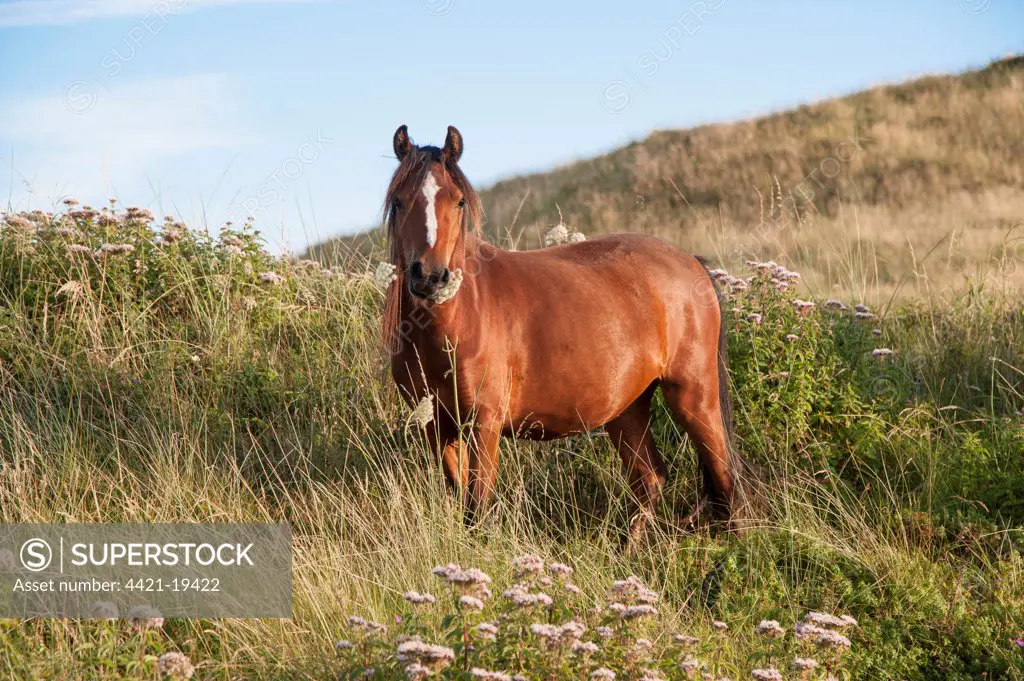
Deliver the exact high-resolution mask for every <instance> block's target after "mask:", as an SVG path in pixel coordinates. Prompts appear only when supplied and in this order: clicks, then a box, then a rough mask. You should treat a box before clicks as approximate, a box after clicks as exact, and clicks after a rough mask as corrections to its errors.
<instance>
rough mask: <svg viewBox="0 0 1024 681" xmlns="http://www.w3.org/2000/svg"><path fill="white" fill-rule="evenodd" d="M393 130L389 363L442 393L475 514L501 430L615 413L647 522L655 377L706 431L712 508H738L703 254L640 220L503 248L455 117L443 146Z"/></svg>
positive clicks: (459, 486) (615, 436)
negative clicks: (485, 212) (468, 167)
mask: <svg viewBox="0 0 1024 681" xmlns="http://www.w3.org/2000/svg"><path fill="white" fill-rule="evenodd" d="M393 145H394V151H395V155H396V156H397V157H398V160H399V165H398V169H397V170H396V171H395V174H394V176H393V177H392V179H391V184H390V186H389V187H388V191H387V198H386V199H385V204H384V216H385V223H386V225H387V236H388V243H389V249H390V258H391V262H392V264H393V265H394V266H395V269H396V274H397V278H396V279H395V281H394V282H393V283H392V284H391V286H390V288H389V291H388V301H387V311H386V314H385V329H384V332H385V338H386V340H387V341H388V343H389V344H390V347H391V349H392V357H391V372H392V376H393V377H394V380H395V382H396V383H397V384H398V388H399V390H400V392H401V393H402V395H403V397H404V398H405V399H406V400H407V401H408V402H409V403H410V404H417V403H419V402H420V401H421V400H422V399H423V398H425V397H427V396H432V397H433V404H434V423H433V424H432V427H431V428H429V429H428V433H429V439H430V443H431V446H432V448H433V449H434V451H435V452H436V453H437V455H438V456H439V457H440V458H441V460H442V462H443V466H444V471H445V475H446V477H447V479H448V481H449V483H450V484H451V486H452V487H453V488H455V489H456V490H457V491H459V492H461V494H462V498H463V501H464V503H465V505H466V507H467V511H468V513H467V517H468V518H469V519H470V520H472V518H473V517H475V516H476V515H477V514H479V513H480V512H481V510H482V509H484V508H485V506H486V504H487V503H488V501H489V500H490V498H491V495H492V492H493V489H494V484H495V479H496V477H497V470H498V450H499V448H498V444H499V439H500V437H501V436H503V435H504V436H515V437H524V438H528V439H545V440H546V439H552V438H558V437H563V436H565V435H568V434H571V433H580V432H586V431H588V430H591V429H594V428H598V427H600V426H604V427H605V429H606V430H607V432H608V435H609V436H610V437H611V439H612V442H613V443H614V444H615V445H616V447H617V448H618V451H619V454H620V456H621V458H622V462H623V465H624V466H625V469H626V471H627V474H628V478H629V482H630V487H631V489H632V492H633V494H634V496H635V498H636V500H637V501H638V503H639V505H640V511H641V512H640V513H638V514H637V515H636V516H635V518H634V519H633V521H632V522H631V524H630V531H629V536H634V535H636V534H637V533H638V532H639V531H640V530H641V529H642V528H643V526H644V524H645V522H646V516H647V515H649V513H650V511H651V510H652V509H653V506H654V504H655V503H656V502H657V500H658V497H659V494H660V491H661V487H662V485H663V484H664V482H665V464H664V462H663V461H662V457H661V454H660V453H659V452H658V449H657V447H656V446H655V444H654V441H653V439H652V437H651V432H650V407H651V400H652V398H653V397H654V393H655V390H656V388H658V387H659V386H660V387H661V390H662V394H663V396H664V399H665V403H666V404H667V405H668V407H669V409H670V410H671V411H672V413H673V414H674V416H675V418H676V419H677V420H678V422H679V424H680V425H681V426H682V427H683V428H684V429H685V431H686V432H687V433H688V434H689V436H690V438H691V439H692V441H693V443H694V445H695V446H696V449H697V452H698V454H699V457H700V462H701V467H702V469H703V477H704V489H705V494H706V497H707V498H708V499H710V502H711V507H712V509H713V510H714V511H715V512H716V515H717V516H718V517H720V518H721V517H723V516H724V517H728V516H729V515H730V513H731V511H732V508H733V502H734V497H735V492H736V482H737V480H736V476H737V473H738V467H737V464H738V460H737V459H736V457H735V454H734V450H733V448H732V444H731V428H730V420H731V414H730V412H731V409H730V401H729V393H728V369H727V366H726V355H725V326H724V325H723V323H722V313H721V306H720V303H719V299H718V295H717V291H716V289H715V287H714V284H713V283H712V281H711V279H710V278H709V277H708V274H707V271H706V269H705V268H704V265H703V264H702V262H701V261H699V260H698V259H697V258H695V257H693V256H691V255H687V254H686V253H684V252H682V251H681V250H679V249H677V248H676V247H675V246H673V245H672V244H669V243H667V242H665V241H662V240H660V239H657V238H654V237H650V236H644V235H640V234H613V235H609V236H604V237H601V238H596V239H591V240H588V241H583V242H579V243H573V244H566V245H561V246H556V247H553V248H545V249H541V250H534V251H523V252H515V251H504V250H501V249H499V248H496V247H494V246H492V245H490V244H488V243H486V242H485V241H483V240H482V239H481V238H480V237H479V236H478V232H479V225H480V219H481V207H480V200H479V198H478V196H477V194H476V192H474V191H473V188H472V187H471V186H470V183H469V182H468V180H467V179H466V177H465V175H463V173H462V171H461V170H460V169H459V166H458V162H459V158H460V157H461V156H462V136H461V135H460V134H459V131H458V130H456V129H455V128H454V127H449V128H448V136H447V138H446V140H445V144H444V148H441V149H439V148H437V147H432V146H416V145H414V144H413V143H412V142H411V140H410V139H409V134H408V130H407V128H406V126H404V125H403V126H402V127H400V128H399V129H398V130H397V131H396V132H395V136H394V140H393ZM453 291H454V296H452V295H451V293H452V292H453Z"/></svg>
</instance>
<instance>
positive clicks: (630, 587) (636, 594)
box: [609, 575, 658, 603]
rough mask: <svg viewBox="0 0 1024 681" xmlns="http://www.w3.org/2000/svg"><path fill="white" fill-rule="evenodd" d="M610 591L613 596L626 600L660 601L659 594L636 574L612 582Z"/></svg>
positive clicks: (640, 601)
mask: <svg viewBox="0 0 1024 681" xmlns="http://www.w3.org/2000/svg"><path fill="white" fill-rule="evenodd" d="M609 592H610V593H611V595H612V596H614V597H616V598H620V599H623V600H626V601H636V602H638V603H657V601H658V594H656V593H655V592H654V591H652V590H650V589H648V588H647V586H646V585H645V584H644V583H643V582H642V581H641V580H640V578H639V577H637V576H636V575H630V576H629V577H627V578H626V579H620V580H617V581H615V582H612V586H611V589H609Z"/></svg>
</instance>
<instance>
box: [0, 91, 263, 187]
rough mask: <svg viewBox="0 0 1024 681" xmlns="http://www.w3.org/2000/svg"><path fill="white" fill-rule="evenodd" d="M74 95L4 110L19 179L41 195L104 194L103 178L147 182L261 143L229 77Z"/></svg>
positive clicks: (0, 111)
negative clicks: (153, 175) (168, 168)
mask: <svg viewBox="0 0 1024 681" xmlns="http://www.w3.org/2000/svg"><path fill="white" fill-rule="evenodd" d="M74 93H75V94H74V97H73V98H71V99H69V98H68V96H67V93H65V96H63V97H61V96H46V97H36V98H20V99H15V98H13V97H12V98H10V99H8V100H6V101H3V102H0V131H2V134H3V140H4V141H3V144H4V145H5V146H6V147H7V149H13V150H14V166H15V169H16V172H17V173H18V174H19V175H21V176H22V177H25V178H28V179H29V180H30V181H31V184H33V185H35V186H36V187H37V188H42V187H47V186H49V187H69V188H73V189H74V190H75V191H76V192H80V193H81V194H83V195H84V194H87V193H93V192H96V191H101V190H102V188H103V183H104V178H105V177H107V178H109V177H115V178H138V177H144V176H145V174H146V172H147V171H148V170H151V169H152V168H153V167H154V166H155V165H156V164H157V163H159V162H161V161H164V160H167V159H170V158H173V157H175V156H179V155H182V154H187V153H190V152H196V151H202V150H211V149H231V150H234V149H238V148H239V147H242V146H245V145H248V144H252V143H254V142H255V141H256V135H255V133H254V132H253V131H252V129H251V127H250V126H249V125H248V124H247V123H246V118H245V115H244V111H243V108H242V107H241V106H240V105H239V104H238V102H237V101H236V99H235V97H234V96H233V95H232V93H231V87H230V83H229V82H228V79H227V78H226V76H224V75H223V74H198V75H189V76H179V77H172V78H163V79H153V80H146V81H136V82H128V81H125V82H123V83H116V84H114V85H112V86H111V87H110V89H109V90H108V89H104V88H102V87H101V88H95V89H94V88H92V86H91V85H88V84H84V83H83V84H81V85H80V86H79V89H78V90H76V91H74ZM69 104H70V105H71V106H70V109H74V110H80V111H83V112H82V113H74V112H73V111H72V110H70V109H69ZM89 104H91V106H90V107H88V108H87V110H84V109H85V108H86V107H85V106H84V105H89ZM80 105H81V106H80Z"/></svg>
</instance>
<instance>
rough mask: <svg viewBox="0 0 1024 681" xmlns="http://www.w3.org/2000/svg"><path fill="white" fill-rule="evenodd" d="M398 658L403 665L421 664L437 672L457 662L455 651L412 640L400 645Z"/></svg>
mask: <svg viewBox="0 0 1024 681" xmlns="http://www.w3.org/2000/svg"><path fill="white" fill-rule="evenodd" d="M396 656H397V657H398V661H399V662H401V663H403V664H409V663H413V662H419V663H420V664H422V665H426V666H428V667H430V668H431V669H433V670H435V671H436V670H438V669H442V668H444V667H447V666H448V665H449V664H451V663H452V661H454V660H455V651H454V650H452V649H451V648H448V647H447V646H441V645H435V644H432V643H424V642H423V641H417V640H410V641H404V642H402V643H400V644H398V649H397V651H396Z"/></svg>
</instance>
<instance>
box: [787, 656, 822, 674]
mask: <svg viewBox="0 0 1024 681" xmlns="http://www.w3.org/2000/svg"><path fill="white" fill-rule="evenodd" d="M790 666H791V667H792V668H793V670H794V671H798V672H809V671H811V670H814V669H817V668H818V661H817V660H815V659H814V658H813V657H794V658H793V663H792V664H791V665H790Z"/></svg>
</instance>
